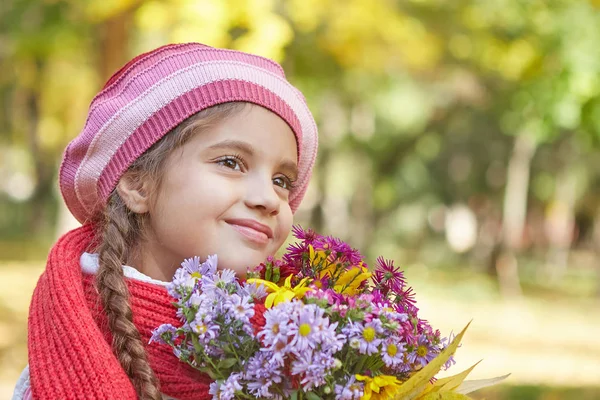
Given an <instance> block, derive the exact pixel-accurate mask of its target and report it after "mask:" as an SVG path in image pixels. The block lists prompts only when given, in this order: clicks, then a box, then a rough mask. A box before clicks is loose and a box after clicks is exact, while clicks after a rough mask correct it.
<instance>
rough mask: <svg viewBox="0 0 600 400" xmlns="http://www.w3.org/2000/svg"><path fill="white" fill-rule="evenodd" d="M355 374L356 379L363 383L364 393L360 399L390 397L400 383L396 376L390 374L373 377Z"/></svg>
mask: <svg viewBox="0 0 600 400" xmlns="http://www.w3.org/2000/svg"><path fill="white" fill-rule="evenodd" d="M355 376H356V380H358V381H363V382H364V383H365V388H364V394H363V396H362V397H361V400H371V399H373V400H379V399H382V400H383V399H391V398H393V397H394V394H395V393H396V392H397V391H398V388H399V387H400V384H401V382H400V381H399V380H398V378H396V377H395V376H391V375H379V376H376V377H373V378H371V377H370V376H364V375H358V374H356V375H355Z"/></svg>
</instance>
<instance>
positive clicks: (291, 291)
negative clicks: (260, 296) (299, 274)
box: [247, 275, 312, 308]
mask: <svg viewBox="0 0 600 400" xmlns="http://www.w3.org/2000/svg"><path fill="white" fill-rule="evenodd" d="M308 280H309V279H308V278H304V279H302V280H301V281H300V283H298V284H297V285H296V286H294V287H292V276H291V275H290V276H288V277H287V278H286V280H285V283H284V284H283V286H277V284H276V283H273V282H269V281H265V280H264V279H255V278H251V279H248V280H247V282H248V283H255V284H258V285H260V284H262V285H265V287H266V289H267V292H269V295H268V296H267V298H266V299H265V307H266V308H271V307H273V306H276V305H277V304H279V303H284V302H287V301H291V300H292V299H293V298H297V299H301V298H302V297H304V295H305V294H306V292H308V291H310V290H312V289H311V288H309V287H308V284H307V281H308Z"/></svg>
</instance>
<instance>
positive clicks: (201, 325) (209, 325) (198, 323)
mask: <svg viewBox="0 0 600 400" xmlns="http://www.w3.org/2000/svg"><path fill="white" fill-rule="evenodd" d="M190 328H191V329H192V331H194V333H196V334H197V335H198V339H199V340H200V342H204V343H208V342H209V341H210V340H211V339H214V338H215V337H217V334H218V333H219V326H218V325H217V324H215V323H214V322H212V321H211V318H210V316H203V315H200V314H197V315H196V318H195V319H194V321H192V322H191V323H190Z"/></svg>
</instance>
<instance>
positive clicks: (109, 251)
mask: <svg viewBox="0 0 600 400" xmlns="http://www.w3.org/2000/svg"><path fill="white" fill-rule="evenodd" d="M132 217H133V216H130V212H129V211H128V210H127V208H126V207H125V205H124V204H123V201H122V200H121V198H120V196H119V195H118V193H113V195H112V196H111V198H110V201H109V204H108V205H107V207H106V212H105V224H104V230H103V235H102V243H101V244H100V246H99V248H98V252H99V264H100V265H99V270H98V275H97V277H96V281H97V286H98V291H99V293H100V297H101V298H102V304H103V305H104V310H105V312H106V315H107V316H108V325H109V328H110V330H111V332H112V335H113V341H112V348H113V351H114V353H115V355H116V356H117V358H118V360H119V363H120V364H121V366H122V367H123V369H124V370H125V372H126V373H127V375H128V376H129V378H130V379H131V381H132V383H133V385H134V387H135V390H136V392H137V394H138V397H139V398H140V399H142V400H160V399H161V394H160V391H159V388H158V379H157V378H156V375H155V374H154V371H153V370H152V368H151V367H150V362H149V361H148V357H147V354H146V350H145V349H144V345H143V343H142V340H141V336H140V332H139V331H138V329H137V328H136V326H135V325H134V324H133V313H132V310H131V305H130V303H129V290H128V289H127V285H126V284H125V277H124V275H123V268H122V262H123V261H122V260H125V259H127V253H128V249H129V247H130V245H131V241H132V239H133V236H134V232H135V231H134V230H133V229H132V228H133V227H134V226H135V225H136V224H135V223H133V224H132V222H133V221H131V219H134V218H132Z"/></svg>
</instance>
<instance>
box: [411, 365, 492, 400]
mask: <svg viewBox="0 0 600 400" xmlns="http://www.w3.org/2000/svg"><path fill="white" fill-rule="evenodd" d="M480 362H481V361H478V362H477V363H475V364H474V365H473V366H472V367H471V368H468V369H466V370H464V371H463V372H461V373H460V374H456V375H452V376H448V377H446V378H442V379H438V380H437V381H435V383H434V384H433V385H431V384H430V385H428V387H427V388H426V389H425V391H424V394H425V393H429V392H432V393H433V392H450V391H453V390H454V389H456V388H457V387H459V386H460V384H461V383H462V382H463V381H464V380H465V378H466V377H467V375H469V373H471V371H473V368H475V367H476V366H477V364H479V363H480ZM419 399H421V398H420V397H419Z"/></svg>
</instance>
